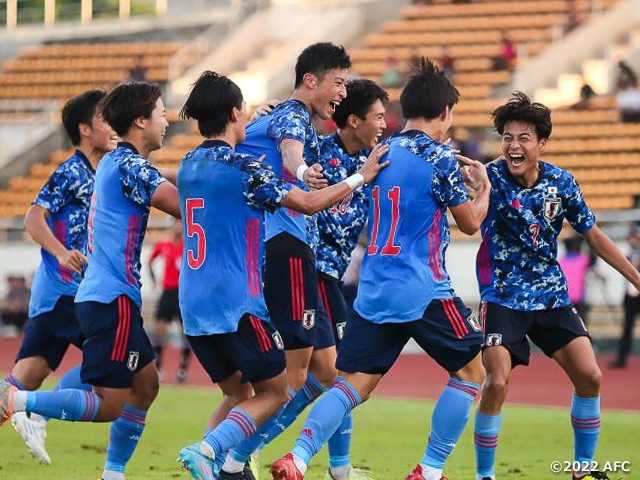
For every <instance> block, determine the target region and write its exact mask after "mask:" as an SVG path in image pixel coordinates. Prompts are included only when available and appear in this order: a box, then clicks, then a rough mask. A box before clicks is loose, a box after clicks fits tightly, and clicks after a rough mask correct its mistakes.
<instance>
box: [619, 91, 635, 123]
mask: <svg viewBox="0 0 640 480" xmlns="http://www.w3.org/2000/svg"><path fill="white" fill-rule="evenodd" d="M616 106H617V107H618V109H619V110H620V120H621V121H622V122H623V123H631V122H640V89H638V88H637V87H632V88H627V89H625V90H621V91H619V92H618V94H617V95H616Z"/></svg>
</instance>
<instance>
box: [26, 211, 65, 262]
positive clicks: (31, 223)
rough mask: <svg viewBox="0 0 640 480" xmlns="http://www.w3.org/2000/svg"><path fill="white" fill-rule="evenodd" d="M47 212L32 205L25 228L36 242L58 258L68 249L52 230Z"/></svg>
mask: <svg viewBox="0 0 640 480" xmlns="http://www.w3.org/2000/svg"><path fill="white" fill-rule="evenodd" d="M45 212H46V210H45V209H43V208H42V207H39V206H37V205H32V206H31V207H30V208H29V211H28V212H27V214H26V216H25V218H24V228H25V229H26V230H27V232H29V235H31V238H33V240H34V241H35V242H37V243H38V244H39V245H40V246H41V247H42V248H44V249H45V250H46V251H47V252H49V253H50V254H51V255H53V256H54V257H56V258H57V257H58V256H59V255H61V254H62V253H64V252H65V251H66V250H67V249H66V248H65V246H64V245H63V244H62V243H60V241H59V240H58V239H57V238H56V237H55V236H54V235H53V233H52V232H51V229H50V228H49V225H47V221H46V217H45Z"/></svg>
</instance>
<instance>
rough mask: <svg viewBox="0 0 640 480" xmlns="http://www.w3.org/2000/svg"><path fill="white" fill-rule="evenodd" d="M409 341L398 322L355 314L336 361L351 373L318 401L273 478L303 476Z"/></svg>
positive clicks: (290, 479)
mask: <svg viewBox="0 0 640 480" xmlns="http://www.w3.org/2000/svg"><path fill="white" fill-rule="evenodd" d="M407 341H408V335H407V334H406V333H404V332H402V331H401V330H400V329H399V328H398V327H397V326H396V325H395V324H374V323H371V322H369V321H367V320H365V319H363V318H362V317H360V316H359V315H357V314H354V316H353V317H352V318H351V319H350V320H349V323H348V324H347V329H346V331H345V336H344V339H343V341H342V344H341V347H340V352H339V354H338V361H337V364H336V366H337V368H338V369H339V370H341V371H344V372H348V373H345V374H344V376H343V377H339V378H338V380H336V382H335V383H334V385H333V386H332V387H331V388H330V389H329V390H328V391H327V392H326V393H325V394H324V395H322V397H320V398H319V399H318V401H317V402H316V403H315V405H314V406H313V408H312V409H311V412H310V413H309V417H308V418H307V421H306V422H305V424H304V427H303V429H302V432H301V433H300V435H299V436H298V439H297V441H296V443H295V446H294V448H293V449H292V450H291V452H290V453H289V454H287V455H285V456H284V457H282V458H281V459H279V460H276V461H275V462H274V463H273V464H272V466H271V473H272V475H273V478H274V479H277V480H296V479H300V478H302V477H303V476H304V473H305V471H306V468H307V465H308V463H309V461H310V460H311V458H312V457H313V456H314V455H315V454H316V453H317V452H318V451H319V450H320V449H321V448H322V446H323V445H324V444H325V443H326V442H327V441H328V440H329V438H330V437H331V436H332V435H333V434H334V432H335V431H336V430H337V429H338V427H339V426H340V424H341V423H342V421H343V418H344V417H345V416H346V415H347V414H349V413H350V412H351V411H352V410H353V409H354V408H355V407H356V406H358V405H360V404H361V403H362V402H364V401H366V400H367V399H368V398H369V395H370V394H371V392H372V391H373V390H374V389H375V387H376V386H377V384H378V382H379V381H380V379H381V378H382V375H383V374H384V373H386V372H387V371H388V370H389V368H391V366H392V365H393V363H394V362H395V360H396V359H397V358H398V356H399V355H400V353H401V351H402V348H403V347H404V345H405V344H406V342H407Z"/></svg>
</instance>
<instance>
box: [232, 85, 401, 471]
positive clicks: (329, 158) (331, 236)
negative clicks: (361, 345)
mask: <svg viewBox="0 0 640 480" xmlns="http://www.w3.org/2000/svg"><path fill="white" fill-rule="evenodd" d="M388 100H389V96H388V94H387V92H385V91H384V89H382V88H381V87H380V86H379V85H377V84H376V83H375V82H372V81H371V80H364V79H357V80H351V81H350V82H349V83H348V84H347V97H346V98H345V99H344V100H343V101H342V102H340V105H338V106H337V107H336V111H335V112H334V114H333V115H332V119H333V120H334V121H335V122H336V126H337V131H336V133H335V134H333V135H327V136H323V137H320V159H319V162H318V163H319V164H320V165H321V166H322V168H323V173H324V176H325V177H326V178H327V181H328V182H329V184H330V185H333V184H335V183H339V182H341V181H343V180H345V179H346V178H347V177H348V176H350V175H353V174H354V173H356V172H357V171H358V168H360V166H361V165H362V162H363V161H364V160H365V159H366V154H367V153H368V152H369V151H370V150H371V149H373V148H374V146H375V145H376V143H377V141H378V139H379V138H380V136H381V135H382V133H383V132H384V129H385V128H386V123H385V121H384V114H385V107H386V105H387V103H388ZM261 108H262V109H263V110H262V111H264V109H268V108H269V105H267V106H265V107H261ZM368 206H369V197H368V195H367V192H366V190H365V189H358V190H355V191H354V192H353V193H352V194H350V195H347V196H346V197H345V198H343V199H342V200H341V201H340V202H338V203H336V204H335V205H333V206H331V208H328V209H326V210H322V211H321V212H319V213H318V214H317V221H318V233H319V243H318V248H317V251H316V269H317V273H318V291H319V293H320V308H319V309H318V312H317V320H318V326H319V327H323V328H322V329H321V330H319V331H318V338H317V341H316V345H315V347H314V350H315V351H317V350H322V349H328V348H331V349H332V350H333V348H334V342H335V345H336V346H338V345H339V343H340V340H342V337H343V335H344V329H345V326H346V320H347V305H346V301H345V299H344V296H343V294H342V278H343V276H344V274H345V271H346V269H347V266H348V265H349V261H350V259H351V253H352V252H353V250H354V248H355V246H356V244H357V242H358V237H359V236H360V233H361V232H362V229H363V227H364V224H365V221H366V219H367V209H368ZM327 327H329V328H327ZM331 331H332V332H333V335H331V336H329V338H327V332H331ZM321 332H322V334H321ZM327 353H328V352H327ZM332 353H333V352H332ZM334 363H335V362H334ZM305 393H306V394H307V395H306V398H307V399H308V402H306V403H302V402H300V405H299V408H298V409H297V411H294V412H290V414H289V415H286V416H285V415H283V416H282V417H281V418H280V420H279V422H278V424H277V425H276V426H275V427H274V428H273V430H272V431H271V432H269V433H268V438H266V439H265V440H266V441H267V442H270V441H271V440H273V439H274V438H275V437H276V436H277V435H278V434H279V433H280V432H281V431H283V430H284V429H285V428H288V427H289V425H291V424H292V423H293V422H294V421H295V419H296V418H297V416H298V414H299V413H301V410H302V408H304V407H306V406H307V404H308V403H311V401H313V399H314V398H315V396H314V395H313V394H312V392H307V391H305ZM352 423H353V419H352V415H351V413H349V414H348V415H346V416H345V418H344V420H343V422H342V424H341V425H340V427H339V429H338V430H336V433H335V434H334V435H333V436H332V437H331V438H330V439H329V441H328V447H329V470H328V471H327V475H326V477H327V480H331V479H333V480H357V479H365V478H367V477H366V475H365V474H364V473H363V472H362V471H360V470H357V469H354V468H352V466H351V459H350V447H351V435H352ZM234 453H235V452H233V451H232V455H233V454H234Z"/></svg>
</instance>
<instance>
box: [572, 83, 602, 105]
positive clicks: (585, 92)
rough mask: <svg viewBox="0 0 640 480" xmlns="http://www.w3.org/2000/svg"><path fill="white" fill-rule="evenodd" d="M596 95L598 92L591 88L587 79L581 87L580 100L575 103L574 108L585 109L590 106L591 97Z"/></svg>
mask: <svg viewBox="0 0 640 480" xmlns="http://www.w3.org/2000/svg"><path fill="white" fill-rule="evenodd" d="M595 96H596V92H595V91H594V90H593V88H591V85H589V84H588V83H587V82H586V81H585V82H584V83H583V84H582V87H580V100H579V101H578V102H577V103H576V104H575V105H573V107H572V108H574V109H576V110H584V109H586V108H589V104H590V103H591V99H592V98H593V97H595Z"/></svg>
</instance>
